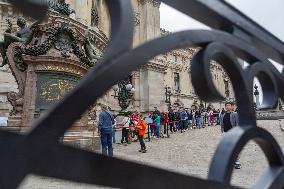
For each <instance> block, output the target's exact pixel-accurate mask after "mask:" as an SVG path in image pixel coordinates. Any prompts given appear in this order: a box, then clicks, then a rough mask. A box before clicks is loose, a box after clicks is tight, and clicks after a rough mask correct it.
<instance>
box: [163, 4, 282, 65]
mask: <svg viewBox="0 0 284 189" xmlns="http://www.w3.org/2000/svg"><path fill="white" fill-rule="evenodd" d="M162 1H163V2H164V3H166V4H168V5H170V6H172V7H174V8H175V9H177V10H179V11H181V12H183V13H185V14H187V15H189V16H190V17H192V18H194V19H196V20H198V21H200V22H202V23H203V24H206V25H207V26H209V27H212V28H215V29H219V30H223V31H226V32H229V33H232V34H233V35H234V30H235V29H234V28H236V27H237V28H239V29H240V30H241V31H243V33H244V34H248V36H249V38H250V43H251V44H253V45H254V46H256V47H257V48H258V49H260V50H261V51H263V52H264V53H265V54H266V56H267V57H269V58H272V59H274V60H275V61H276V62H279V63H280V64H284V58H283V57H284V43H283V42H282V41H280V40H279V39H278V38H277V37H276V36H274V35H273V34H272V33H271V32H269V31H267V30H266V29H264V28H263V27H261V26H260V25H259V24H257V23H256V22H255V21H253V20H252V19H250V18H249V17H247V16H246V15H244V14H243V13H242V12H240V11H239V10H237V9H236V8H234V7H233V6H231V5H230V4H229V3H227V2H225V1H221V0H220V1H219V0H190V1H188V0H175V1H172V0H162ZM239 37H240V36H239ZM244 38H247V36H243V39H244Z"/></svg>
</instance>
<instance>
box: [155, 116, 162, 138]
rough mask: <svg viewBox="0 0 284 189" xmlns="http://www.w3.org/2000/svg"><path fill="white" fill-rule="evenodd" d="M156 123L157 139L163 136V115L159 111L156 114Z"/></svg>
mask: <svg viewBox="0 0 284 189" xmlns="http://www.w3.org/2000/svg"><path fill="white" fill-rule="evenodd" d="M154 124H155V135H156V137H157V139H160V138H161V133H160V127H161V117H160V114H159V113H157V114H156V116H155V119H154Z"/></svg>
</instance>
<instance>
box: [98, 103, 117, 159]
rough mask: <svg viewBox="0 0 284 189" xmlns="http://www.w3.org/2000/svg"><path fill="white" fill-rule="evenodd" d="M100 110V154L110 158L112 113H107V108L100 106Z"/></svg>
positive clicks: (111, 149)
mask: <svg viewBox="0 0 284 189" xmlns="http://www.w3.org/2000/svg"><path fill="white" fill-rule="evenodd" d="M101 108H102V112H101V113H100V115H99V125H98V129H99V130H98V132H99V133H98V134H99V136H100V138H101V145H102V154H103V155H106V156H110V157H112V156H113V148H112V134H113V124H114V117H113V115H112V113H110V112H108V108H107V106H105V105H102V106H101Z"/></svg>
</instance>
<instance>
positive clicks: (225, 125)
mask: <svg viewBox="0 0 284 189" xmlns="http://www.w3.org/2000/svg"><path fill="white" fill-rule="evenodd" d="M233 106H234V104H233V103H232V102H226V103H225V107H226V112H225V113H224V114H223V115H222V116H221V119H220V121H221V123H220V124H221V132H222V133H223V134H224V135H226V133H227V132H228V131H229V130H231V129H232V128H233V127H236V126H238V125H239V118H238V113H237V112H233ZM240 168H241V163H240V161H239V158H238V159H237V161H236V162H235V169H240Z"/></svg>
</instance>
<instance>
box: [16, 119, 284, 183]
mask: <svg viewBox="0 0 284 189" xmlns="http://www.w3.org/2000/svg"><path fill="white" fill-rule="evenodd" d="M282 124H283V125H284V120H283V121H282ZM258 125H259V126H261V127H264V128H265V129H267V130H268V131H270V132H271V133H272V135H273V136H274V137H275V138H276V140H277V141H278V143H279V144H280V145H281V146H282V147H284V132H282V131H281V130H280V128H279V121H260V122H259V124H258ZM221 137H222V135H221V133H220V128H219V127H212V128H205V129H200V130H198V129H196V130H189V131H187V132H185V133H182V134H181V133H176V134H173V135H171V137H170V138H169V139H162V140H152V141H151V142H147V143H146V145H147V149H148V152H147V153H146V154H141V153H139V152H138V149H139V144H138V143H132V144H131V145H128V146H123V145H115V147H114V153H115V155H116V156H117V157H120V158H122V159H128V160H131V161H138V162H140V163H143V164H148V165H153V166H157V167H161V168H164V169H168V170H174V171H177V172H181V173H184V174H188V175H194V176H196V177H201V178H206V177H207V173H208V167H209V164H210V161H211V158H212V156H213V153H214V151H215V149H216V147H217V145H218V143H219V141H220V139H221ZM240 161H241V163H242V169H241V170H235V171H234V173H233V178H232V184H233V185H237V186H241V187H245V188H247V187H249V186H250V185H251V184H252V183H253V182H254V181H255V179H256V177H257V176H258V175H260V173H261V172H262V170H263V169H264V168H265V167H267V166H268V164H267V161H266V159H265V156H264V155H263V153H262V151H261V149H260V148H259V147H258V146H257V145H256V144H255V143H254V142H249V143H248V144H247V145H246V147H245V148H244V149H243V151H242V152H241V155H240ZM118 173H119V172H118ZM20 188H21V189H51V188H52V189H53V188H57V189H66V188H74V189H95V188H102V187H98V186H90V185H84V184H78V183H72V182H66V181H61V180H57V179H50V178H42V177H37V176H29V177H27V178H26V180H25V181H24V182H23V183H22V185H21V187H20Z"/></svg>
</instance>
